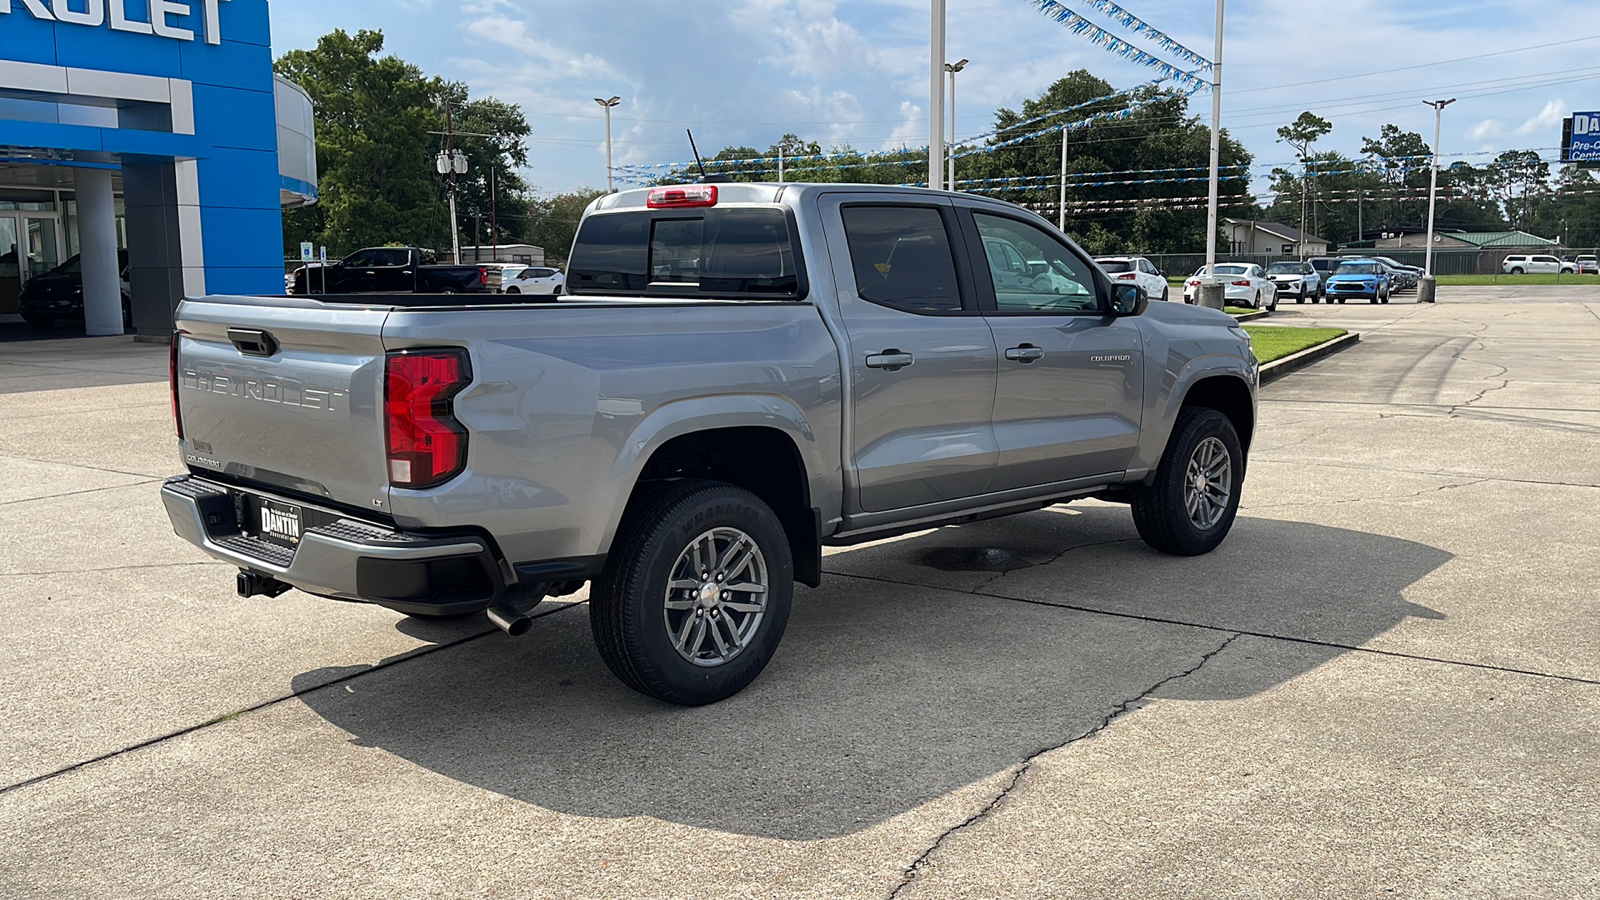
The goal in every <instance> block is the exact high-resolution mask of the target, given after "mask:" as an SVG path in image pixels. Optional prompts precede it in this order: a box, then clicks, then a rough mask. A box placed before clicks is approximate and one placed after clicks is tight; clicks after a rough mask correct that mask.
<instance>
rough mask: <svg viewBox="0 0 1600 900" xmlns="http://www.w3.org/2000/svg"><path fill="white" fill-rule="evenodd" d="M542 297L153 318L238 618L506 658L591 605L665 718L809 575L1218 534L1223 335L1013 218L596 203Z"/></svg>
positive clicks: (1214, 540)
mask: <svg viewBox="0 0 1600 900" xmlns="http://www.w3.org/2000/svg"><path fill="white" fill-rule="evenodd" d="M1018 260H1021V261H1023V262H1022V263H1020V264H1019V263H1018V262H1017V261H1018ZM1041 262H1042V264H1043V265H1042V266H1041V265H1039V263H1041ZM566 290H567V292H566V293H565V294H562V295H561V296H559V297H558V298H556V300H555V302H551V303H544V304H537V305H517V304H512V303H509V302H506V299H505V298H503V297H499V296H496V297H484V298H483V299H482V300H481V301H477V302H474V303H473V304H471V305H462V304H460V303H459V301H457V302H448V305H447V301H446V299H445V298H429V297H427V296H394V297H384V298H375V297H371V296H366V297H337V296H323V297H316V298H303V297H245V296H212V297H205V298H201V299H191V300H187V301H185V302H184V303H183V304H182V306H181V307H180V308H179V310H178V330H177V332H176V333H175V335H174V338H173V344H172V398H173V412H174V416H175V418H176V424H177V430H178V445H179V448H180V454H181V458H182V461H183V464H184V466H185V467H186V468H187V474H184V475H181V476H178V477H175V478H173V479H171V480H169V481H167V482H166V483H165V485H164V486H163V487H162V488H161V497H162V499H163V501H164V503H165V505H166V509H167V511H168V513H169V515H170V518H171V521H172V524H173V526H174V528H175V529H176V530H177V532H178V534H179V535H181V536H182V537H184V538H185V539H187V540H189V541H190V542H192V543H194V544H196V545H198V546H199V547H201V548H203V549H204V550H205V551H206V552H207V553H209V554H211V555H212V556H214V557H217V558H219V559H223V560H226V561H228V562H230V563H232V564H234V565H236V566H237V567H238V568H239V573H238V579H237V588H238V591H239V593H240V594H241V595H243V596H245V597H250V596H256V595H267V596H277V595H279V594H281V593H283V592H284V591H287V590H289V589H290V588H291V587H293V588H299V589H300V590H303V591H307V592H310V593H312V594H318V595H322V596H326V597H332V598H338V599H344V600H362V601H368V602H371V603H376V604H380V605H382V606H385V607H388V608H390V609H393V610H397V611H399V612H401V613H405V614H408V615H412V616H422V617H447V616H457V615H468V614H474V613H483V612H487V614H488V616H489V618H490V619H491V620H493V621H494V622H495V623H496V624H498V625H499V626H500V627H501V628H503V629H504V630H505V631H506V632H508V633H510V634H520V633H524V632H526V631H527V630H528V628H529V627H530V626H531V620H530V618H529V616H528V611H529V609H530V608H531V606H532V605H534V604H537V603H538V602H539V601H540V600H542V599H543V598H545V597H547V596H562V595H567V594H570V593H572V592H575V591H577V590H579V589H581V588H582V587H583V585H584V584H585V583H586V582H587V583H589V584H590V590H589V617H590V624H591V629H592V632H593V635H594V639H595V642H596V644H597V646H598V648H599V651H600V654H601V656H602V657H603V658H604V660H605V662H606V664H607V665H608V666H609V668H610V669H611V670H612V671H613V672H614V673H615V674H616V675H617V676H618V677H619V678H620V679H621V680H622V681H623V682H625V683H626V684H628V685H629V686H631V687H633V688H634V689H636V690H638V691H640V692H642V693H644V694H647V695H649V696H652V697H655V698H658V699H660V700H663V701H667V702H670V703H676V704H683V705H697V704H705V703H711V702H715V701H718V700H721V699H723V698H726V697H729V696H731V695H733V694H735V693H737V692H738V691H740V690H741V689H743V688H744V687H745V686H746V685H748V684H750V683H751V682H752V681H753V680H754V679H755V678H756V677H757V676H758V675H759V674H760V672H761V670H762V669H763V667H765V666H766V665H767V663H768V661H769V660H770V659H771V658H772V655H773V653H774V651H775V650H776V648H777V646H778V642H779V639H780V638H781V637H782V635H783V631H784V627H785V624H786V622H787V620H788V617H789V611H790V605H791V599H792V595H793V585H794V583H795V582H796V581H798V582H801V583H803V584H806V585H811V586H816V585H817V584H819V583H820V581H821V579H822V577H823V571H822V548H823V546H824V545H843V544H851V543H857V542H862V541H867V540H873V539H878V538H883V537H886V536H889V535H893V534H898V533H905V532H907V531H911V530H916V529H924V528H929V527H934V526H938V525H945V524H954V523H962V522H971V521H974V520H979V519H985V518H989V517H993V516H1003V515H1008V514H1011V513H1018V512H1024V511H1028V510H1035V509H1040V508H1042V507H1046V506H1049V505H1052V504H1057V503H1062V502H1066V501H1070V500H1073V499H1077V498H1085V497H1099V498H1103V499H1109V500H1113V501H1120V502H1126V503H1128V504H1129V505H1130V507H1131V509H1132V514H1133V521H1134V523H1135V525H1136V526H1137V529H1138V532H1139V534H1140V535H1141V536H1142V537H1143V538H1144V540H1145V541H1146V542H1147V543H1149V544H1150V546H1152V547H1154V548H1156V549H1157V550H1160V551H1163V552H1166V553H1171V554H1180V555H1195V554H1201V553H1206V552H1208V551H1210V550H1211V549H1213V548H1214V547H1216V546H1217V545H1218V544H1219V543H1220V542H1221V541H1222V540H1223V538H1224V537H1225V536H1226V535H1227V533H1228V531H1229V529H1230V527H1231V526H1232V524H1233V521H1234V516H1235V513H1236V510H1237V509H1238V504H1239V497H1240V491H1241V489H1242V487H1243V479H1244V475H1245V461H1246V453H1247V452H1248V449H1249V446H1250V442H1251V437H1252V433H1253V431H1254V429H1255V422H1256V388H1257V384H1258V370H1257V365H1256V360H1255V357H1254V355H1253V353H1252V352H1251V347H1250V340H1249V338H1248V336H1247V335H1246V334H1245V333H1244V332H1243V331H1242V330H1241V329H1239V328H1238V327H1237V326H1236V324H1235V322H1234V320H1233V319H1232V318H1230V317H1228V316H1226V315H1224V314H1222V313H1220V312H1217V311H1215V310H1210V309H1203V308H1199V307H1193V306H1186V305H1180V304H1154V305H1152V304H1149V303H1148V302H1147V298H1146V296H1145V295H1144V292H1143V291H1142V290H1141V289H1140V288H1139V287H1138V286H1137V285H1135V284H1132V283H1128V282H1123V283H1116V282H1113V281H1111V280H1110V279H1109V278H1108V277H1107V276H1106V275H1105V273H1104V272H1102V271H1101V270H1100V269H1099V268H1098V267H1097V266H1095V265H1094V263H1093V261H1092V260H1091V258H1090V257H1089V256H1088V255H1086V254H1085V253H1084V252H1083V251H1082V250H1081V249H1080V248H1079V247H1078V246H1076V245H1075V244H1074V243H1073V242H1072V241H1070V240H1069V239H1067V238H1066V237H1065V236H1063V235H1062V234H1061V232H1059V231H1058V230H1056V228H1055V227H1054V226H1052V225H1051V224H1050V223H1048V222H1046V221H1045V220H1044V219H1041V218H1040V217H1038V216H1036V215H1034V214H1033V213H1031V212H1028V211H1027V210H1025V209H1022V208H1020V207H1017V206H1013V205H1010V204H1007V203H1003V202H999V201H996V200H991V199H987V198H983V197H976V196H970V195H965V194H955V193H942V192H933V191H927V190H922V189H916V188H899V187H884V186H874V185H839V184H782V185H779V184H726V183H725V184H697V185H682V186H675V187H657V188H649V189H640V190H630V191H623V192H620V193H615V194H610V195H607V196H604V197H601V198H599V199H598V200H596V201H595V202H594V203H593V204H592V205H591V206H590V207H589V209H588V210H587V211H586V212H585V214H584V217H583V219H582V221H581V224H580V226H579V230H578V233H577V237H576V240H575V242H574V245H573V248H572V254H571V257H570V264H569V267H568V281H567V287H566ZM451 299H452V300H454V299H455V298H451Z"/></svg>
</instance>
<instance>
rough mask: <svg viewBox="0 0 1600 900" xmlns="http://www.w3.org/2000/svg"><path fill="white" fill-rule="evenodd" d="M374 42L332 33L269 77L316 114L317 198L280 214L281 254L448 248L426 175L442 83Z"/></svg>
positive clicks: (376, 36) (434, 180)
mask: <svg viewBox="0 0 1600 900" xmlns="http://www.w3.org/2000/svg"><path fill="white" fill-rule="evenodd" d="M382 50H383V34H382V33H381V32H377V31H365V30H363V31H358V32H356V33H355V34H354V35H352V34H348V33H346V32H345V31H342V30H337V31H334V32H332V33H331V34H327V35H324V36H323V37H322V38H321V39H320V40H319V41H317V47H316V49H315V50H291V51H289V52H288V53H285V54H284V55H283V56H282V57H280V58H279V59H278V62H277V66H276V68H277V71H278V74H280V75H282V76H283V77H285V78H288V79H289V80H291V81H293V82H295V83H296V84H298V85H300V86H301V87H303V88H305V90H306V92H307V93H309V94H310V95H311V100H312V102H313V103H314V104H315V108H316V125H317V169H318V187H319V193H320V199H319V200H318V202H317V203H316V204H315V205H313V206H310V207H307V208H304V209H300V210H294V211H291V212H290V213H288V214H287V215H285V216H284V246H285V248H289V247H293V246H295V245H297V244H298V243H299V242H300V241H302V240H311V241H314V242H317V243H321V244H326V245H328V246H329V248H330V249H331V250H333V251H334V252H336V253H339V254H344V253H348V252H351V251H353V250H356V249H359V248H360V247H363V246H369V245H375V244H386V243H390V242H398V243H403V244H415V245H417V246H422V247H436V246H440V245H441V244H447V243H448V242H449V225H448V224H447V223H448V213H447V209H446V206H445V203H444V197H443V194H442V192H441V190H440V182H439V177H438V176H437V175H436V174H435V172H434V165H433V157H434V154H435V152H436V148H437V139H436V138H435V137H434V136H433V135H431V134H429V132H431V131H439V130H440V128H441V126H442V124H443V123H442V121H441V118H440V115H439V99H440V97H441V96H442V95H443V93H444V89H445V85H444V82H442V81H440V80H439V79H437V78H427V77H425V76H424V75H423V74H422V70H421V69H418V68H417V67H416V66H413V65H411V64H409V63H406V62H403V61H402V60H400V59H398V58H396V57H394V56H383V57H380V56H379V55H378V54H379V53H380V52H382Z"/></svg>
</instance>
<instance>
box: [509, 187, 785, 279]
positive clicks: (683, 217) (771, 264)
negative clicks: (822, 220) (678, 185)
mask: <svg viewBox="0 0 1600 900" xmlns="http://www.w3.org/2000/svg"><path fill="white" fill-rule="evenodd" d="M799 259H800V255H799V254H798V253H797V252H796V248H795V242H794V237H793V230H792V229H791V228H790V224H789V217H788V215H787V214H786V212H785V211H784V210H781V209H772V208H737V207H735V208H727V209H708V210H705V211H704V212H701V211H698V210H687V211H685V210H661V211H658V212H647V211H629V212H623V213H606V214H602V215H595V216H590V217H589V218H588V219H586V220H585V221H584V223H583V226H582V228H581V229H580V231H579V232H578V239H577V241H576V242H575V243H574V245H573V250H572V261H571V264H570V265H569V275H568V284H567V289H568V290H569V291H570V292H571V293H573V294H586V293H588V294H602V293H603V294H631V295H662V296H679V297H685V296H686V297H696V296H707V297H750V298H753V299H795V298H798V297H801V296H803V295H804V284H803V278H802V276H801V272H800V270H799ZM540 271H542V272H545V273H546V275H545V276H541V277H548V276H549V275H554V274H555V271H554V270H550V269H543V270H540Z"/></svg>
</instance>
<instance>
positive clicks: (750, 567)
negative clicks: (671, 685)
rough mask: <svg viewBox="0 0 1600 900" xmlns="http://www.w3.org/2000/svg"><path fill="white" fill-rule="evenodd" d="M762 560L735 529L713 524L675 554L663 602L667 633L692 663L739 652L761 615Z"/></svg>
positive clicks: (765, 583)
mask: <svg viewBox="0 0 1600 900" xmlns="http://www.w3.org/2000/svg"><path fill="white" fill-rule="evenodd" d="M768 587H769V580H768V572H767V560H766V557H765V556H764V555H763V554H762V552H761V547H760V546H759V545H758V544H757V543H756V541H755V539H754V538H752V537H751V536H750V535H748V534H745V533H744V532H743V531H740V530H739V529H737V528H713V529H711V530H710V531H707V532H705V533H703V534H701V535H700V536H699V537H697V538H695V539H694V540H692V541H690V542H689V546H687V547H685V548H684V549H683V552H682V553H680V554H678V560H677V562H675V563H673V565H672V573H671V575H670V576H669V577H668V580H667V591H666V597H665V602H664V604H663V607H662V613H663V624H664V625H665V627H666V629H667V637H668V639H669V640H670V641H671V642H672V647H673V649H674V650H677V651H678V655H679V656H682V657H683V658H684V659H686V660H688V661H689V662H691V663H693V664H694V665H697V666H706V667H710V666H720V665H723V664H724V663H727V662H729V661H731V660H733V659H734V658H735V657H737V656H738V655H739V654H740V653H742V652H744V650H745V648H746V647H748V646H749V645H750V642H751V640H752V639H753V638H754V637H755V634H756V632H757V631H758V630H759V629H760V627H761V619H762V617H763V616H765V615H766V609H767V592H768Z"/></svg>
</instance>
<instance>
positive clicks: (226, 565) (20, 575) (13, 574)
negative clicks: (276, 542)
mask: <svg viewBox="0 0 1600 900" xmlns="http://www.w3.org/2000/svg"><path fill="white" fill-rule="evenodd" d="M186 566H217V567H220V568H224V569H233V568H238V567H237V566H235V565H234V564H233V563H225V562H222V561H221V560H208V559H200V560H195V561H194V562H176V563H149V564H147V565H138V566H105V567H104V568H99V569H54V570H52V571H49V572H0V578H37V577H40V576H44V575H93V574H95V573H97V572H128V571H134V570H138V569H181V568H184V567H186Z"/></svg>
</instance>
